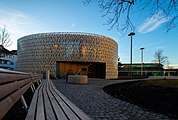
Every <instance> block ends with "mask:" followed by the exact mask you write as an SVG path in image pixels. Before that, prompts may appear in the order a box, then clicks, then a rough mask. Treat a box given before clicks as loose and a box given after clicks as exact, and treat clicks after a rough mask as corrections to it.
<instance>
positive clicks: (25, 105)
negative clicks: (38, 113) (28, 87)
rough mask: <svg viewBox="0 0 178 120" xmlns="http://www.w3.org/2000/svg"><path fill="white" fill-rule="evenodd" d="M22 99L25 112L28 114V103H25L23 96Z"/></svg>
mask: <svg viewBox="0 0 178 120" xmlns="http://www.w3.org/2000/svg"><path fill="white" fill-rule="evenodd" d="M20 99H21V101H22V104H23V106H24V109H25V111H26V112H27V111H28V106H27V103H26V101H25V99H24V97H23V95H22V96H21V97H20Z"/></svg>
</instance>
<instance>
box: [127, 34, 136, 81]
mask: <svg viewBox="0 0 178 120" xmlns="http://www.w3.org/2000/svg"><path fill="white" fill-rule="evenodd" d="M134 35H135V33H134V32H130V33H129V34H128V36H130V37H131V43H130V77H131V78H132V36H134Z"/></svg>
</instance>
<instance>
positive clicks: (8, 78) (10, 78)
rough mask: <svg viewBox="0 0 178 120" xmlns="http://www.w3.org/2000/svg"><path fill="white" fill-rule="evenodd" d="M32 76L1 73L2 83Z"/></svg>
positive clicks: (0, 80)
mask: <svg viewBox="0 0 178 120" xmlns="http://www.w3.org/2000/svg"><path fill="white" fill-rule="evenodd" d="M26 78H30V76H29V75H16V74H2V73H0V83H7V82H11V81H17V80H21V79H26Z"/></svg>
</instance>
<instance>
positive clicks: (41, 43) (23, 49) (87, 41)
mask: <svg viewBox="0 0 178 120" xmlns="http://www.w3.org/2000/svg"><path fill="white" fill-rule="evenodd" d="M17 56H18V58H17V70H19V71H24V72H35V73H43V72H44V71H45V70H50V72H51V74H52V75H53V76H56V62H59V61H69V62H72V61H73V62H99V63H106V73H105V78H106V79H112V78H117V77H118V69H117V68H118V66H117V58H118V45H117V43H116V42H115V41H114V40H113V39H111V38H109V37H105V36H102V35H97V34H87V33H70V32H69V33H61V32H56V33H39V34H32V35H28V36H25V37H22V38H20V39H19V40H18V50H17Z"/></svg>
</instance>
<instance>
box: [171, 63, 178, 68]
mask: <svg viewBox="0 0 178 120" xmlns="http://www.w3.org/2000/svg"><path fill="white" fill-rule="evenodd" d="M169 67H172V68H175V69H178V64H170V65H169Z"/></svg>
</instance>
